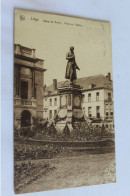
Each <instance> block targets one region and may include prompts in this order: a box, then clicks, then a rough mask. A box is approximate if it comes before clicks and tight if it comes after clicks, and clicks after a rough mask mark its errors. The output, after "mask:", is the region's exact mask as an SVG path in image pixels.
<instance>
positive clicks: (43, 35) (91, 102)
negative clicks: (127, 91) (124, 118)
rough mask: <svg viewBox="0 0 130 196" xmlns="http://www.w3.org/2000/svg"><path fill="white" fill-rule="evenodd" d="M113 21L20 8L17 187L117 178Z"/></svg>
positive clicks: (16, 93)
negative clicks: (111, 22)
mask: <svg viewBox="0 0 130 196" xmlns="http://www.w3.org/2000/svg"><path fill="white" fill-rule="evenodd" d="M113 105H114V100H113V73H112V39H111V24H110V22H108V21H97V20H90V19H86V18H78V17H72V16H63V15H56V14H48V13H42V12H37V11H29V10H21V9H15V15H14V190H15V193H17V194H21V193H30V192H39V191H48V190H57V189H66V188H74V187H81V186H90V185H100V184H107V183H114V182H116V163H115V128H114V106H113Z"/></svg>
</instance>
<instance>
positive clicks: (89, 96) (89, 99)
mask: <svg viewBox="0 0 130 196" xmlns="http://www.w3.org/2000/svg"><path fill="white" fill-rule="evenodd" d="M90 101H91V93H89V94H88V102H90Z"/></svg>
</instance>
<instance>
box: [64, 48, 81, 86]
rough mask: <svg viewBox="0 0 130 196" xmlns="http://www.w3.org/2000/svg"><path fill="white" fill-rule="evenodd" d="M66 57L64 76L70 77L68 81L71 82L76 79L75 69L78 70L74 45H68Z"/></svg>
mask: <svg viewBox="0 0 130 196" xmlns="http://www.w3.org/2000/svg"><path fill="white" fill-rule="evenodd" d="M66 59H67V60H68V62H67V66H66V73H65V78H66V79H70V81H71V82H72V83H73V82H74V80H76V79H77V74H76V69H78V70H80V69H79V67H78V65H77V63H76V61H75V54H74V46H71V47H70V51H69V52H68V53H67V55H66Z"/></svg>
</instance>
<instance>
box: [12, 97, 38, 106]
mask: <svg viewBox="0 0 130 196" xmlns="http://www.w3.org/2000/svg"><path fill="white" fill-rule="evenodd" d="M14 105H15V106H16V105H19V106H33V107H36V99H34V98H32V99H31V100H28V99H21V98H20V97H15V98H14Z"/></svg>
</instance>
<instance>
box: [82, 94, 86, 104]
mask: <svg viewBox="0 0 130 196" xmlns="http://www.w3.org/2000/svg"><path fill="white" fill-rule="evenodd" d="M82 101H83V102H84V101H85V94H82Z"/></svg>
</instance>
